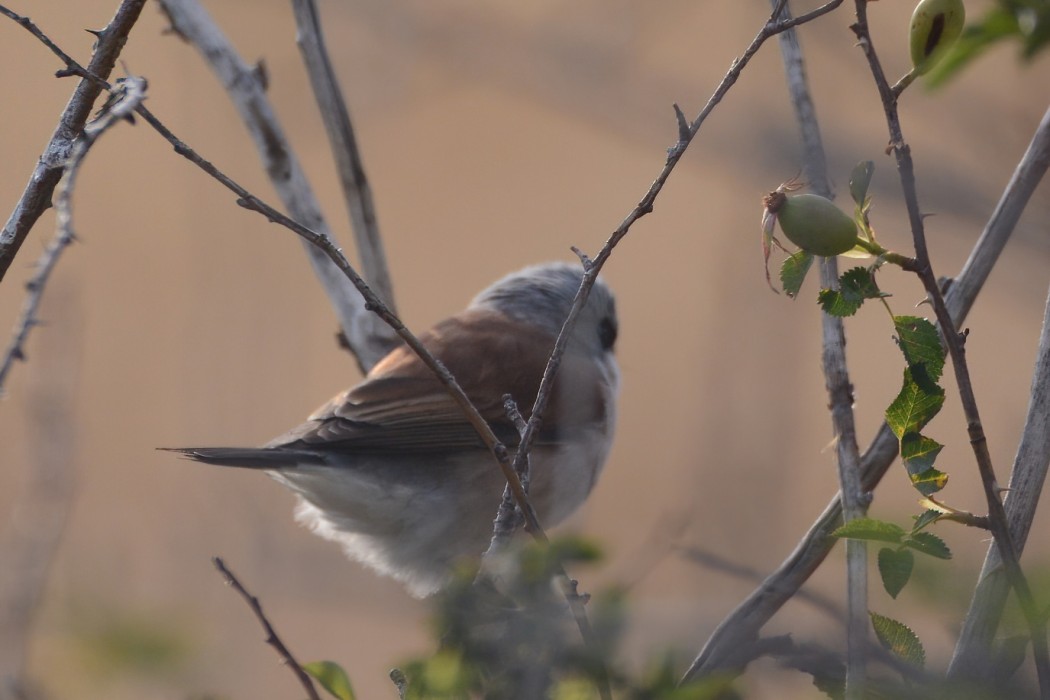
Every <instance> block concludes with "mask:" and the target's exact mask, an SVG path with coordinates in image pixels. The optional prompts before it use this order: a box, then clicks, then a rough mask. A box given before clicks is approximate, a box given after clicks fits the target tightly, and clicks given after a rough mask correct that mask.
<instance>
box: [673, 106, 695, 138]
mask: <svg viewBox="0 0 1050 700" xmlns="http://www.w3.org/2000/svg"><path fill="white" fill-rule="evenodd" d="M673 106H674V116H675V119H677V120H678V143H679V145H681V144H683V143H685V142H686V141H688V140H689V139H690V138H692V131H691V130H690V129H689V120H688V119H686V118H685V113H684V112H682V108H681V107H679V106H678V103H677V102H675V103H674V105H673Z"/></svg>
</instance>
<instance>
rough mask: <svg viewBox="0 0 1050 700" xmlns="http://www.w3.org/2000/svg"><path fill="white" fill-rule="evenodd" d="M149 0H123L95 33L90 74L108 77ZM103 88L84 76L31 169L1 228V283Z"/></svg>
mask: <svg viewBox="0 0 1050 700" xmlns="http://www.w3.org/2000/svg"><path fill="white" fill-rule="evenodd" d="M145 2H146V0H123V2H121V4H120V7H119V8H117V11H116V13H115V14H114V15H113V19H111V20H110V22H109V24H108V25H106V28H105V29H102V30H101V31H99V32H97V34H96V36H97V37H98V40H97V43H96V45H95V52H94V54H93V55H92V56H91V62H90V63H89V64H88V67H87V70H88V72H90V73H91V74H92V75H95V76H99V77H101V78H102V79H105V78H107V77H108V76H109V74H110V71H112V70H113V66H114V65H115V64H116V62H117V57H118V56H119V55H120V52H121V50H122V49H123V48H124V43H125V42H126V41H127V38H128V33H129V32H130V31H131V28H132V27H133V26H134V25H135V21H136V20H137V19H138V17H139V13H140V12H141V11H142V7H143V5H144V4H145ZM0 14H3V15H4V16H6V17H9V18H11V19H13V20H14V21H16V22H18V23H19V24H20V25H21V26H22V27H24V28H25V29H26V30H28V31H29V32H30V33H32V34H33V35H34V36H36V37H37V38H38V39H41V40H42V41H44V43H45V44H46V45H47V46H48V47H49V48H50V49H51V50H52V51H56V52H58V53H59V54H60V56H62V57H64V58H63V60H67V59H68V56H65V55H64V54H61V52H60V51H58V47H56V46H55V45H54V43H53V42H51V41H50V40H48V39H47V38H46V37H44V36H43V33H42V32H40V30H39V29H38V28H37V27H36V25H35V24H33V22H32V21H31V20H30V19H29V18H28V17H23V16H22V15H19V14H17V13H15V12H12V11H11V10H9V9H7V8H6V7H3V6H0ZM67 65H68V61H67ZM60 75H61V74H60ZM102 90H103V88H102V86H101V85H100V84H99V83H98V81H96V80H91V79H82V80H81V81H80V83H78V84H77V87H76V89H75V90H74V91H73V95H72V97H71V98H70V100H69V103H68V104H67V105H66V108H65V110H64V111H63V112H62V116H61V117H60V118H59V122H58V126H57V127H56V128H55V131H54V133H53V134H52V136H51V140H50V141H49V142H48V144H47V147H46V148H45V149H44V152H43V154H42V155H41V156H40V158H39V160H38V161H37V165H36V168H34V169H33V174H32V175H31V176H30V178H29V183H28V184H27V185H26V188H25V190H24V191H23V192H22V196H21V197H20V198H19V200H18V203H17V204H15V208H14V211H12V212H11V216H10V218H8V220H7V223H6V224H5V225H4V228H3V230H2V231H0V281H2V280H3V278H4V276H5V275H6V274H7V271H8V269H10V267H11V263H12V262H13V261H14V259H15V256H16V255H17V254H18V251H19V249H20V248H21V246H22V243H23V242H24V241H25V239H26V236H28V235H29V231H30V230H31V229H32V228H33V225H34V224H35V223H36V221H37V219H39V218H40V215H41V214H43V213H44V211H46V210H47V208H48V207H50V206H51V195H52V194H53V193H54V191H55V187H56V186H57V185H58V181H59V179H60V178H61V177H62V169H63V166H64V165H65V162H66V159H67V158H68V156H69V153H70V151H71V150H72V148H73V143H74V141H76V139H77V137H78V136H80V133H81V132H82V131H83V129H84V125H85V124H86V123H87V120H88V117H89V116H90V115H91V109H92V107H93V106H94V104H95V100H96V99H97V98H98V96H99V94H100V93H101V92H102Z"/></svg>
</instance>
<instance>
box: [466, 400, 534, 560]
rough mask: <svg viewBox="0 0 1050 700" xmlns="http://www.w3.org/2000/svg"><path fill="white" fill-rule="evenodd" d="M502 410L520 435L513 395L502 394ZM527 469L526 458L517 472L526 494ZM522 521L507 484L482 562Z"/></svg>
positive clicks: (520, 421)
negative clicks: (520, 469)
mask: <svg viewBox="0 0 1050 700" xmlns="http://www.w3.org/2000/svg"><path fill="white" fill-rule="evenodd" d="M503 410H504V411H505V412H506V414H507V417H508V418H509V419H510V421H511V423H513V424H514V428H515V429H516V430H517V431H518V435H519V436H520V435H521V434H522V433H524V432H525V419H524V418H523V417H522V415H521V411H519V410H518V405H517V403H516V402H515V401H514V397H513V396H511V395H510V394H505V395H504V396H503ZM529 469H530V463H529V460H528V459H527V458H526V460H525V462H524V463H523V465H522V471H520V472H518V479H519V480H520V481H521V488H522V489H523V490H524V491H525V493H526V494H527V493H528V492H529ZM523 523H524V518H523V517H522V515H521V511H520V510H519V509H518V507H517V505H516V504H515V502H514V492H513V491H511V488H510V484H508V485H507V487H506V488H504V489H503V499H502V500H501V501H500V504H499V509H498V510H497V511H496V519H495V520H494V521H493V523H492V540H491V541H490V542H489V548H488V550H486V551H485V554H484V555H482V562H484V561H486V560H487V559H489V557H492V556H493V555H495V554H497V553H498V552H500V551H501V550H502V549H503V548H504V547H505V546H506V545H507V542H508V541H509V540H510V538H511V537H513V536H514V533H515V532H516V531H517V529H518V528H519V527H521V526H522V524H523ZM483 571H484V568H482V571H479V572H478V575H479V576H481V575H482V572H483Z"/></svg>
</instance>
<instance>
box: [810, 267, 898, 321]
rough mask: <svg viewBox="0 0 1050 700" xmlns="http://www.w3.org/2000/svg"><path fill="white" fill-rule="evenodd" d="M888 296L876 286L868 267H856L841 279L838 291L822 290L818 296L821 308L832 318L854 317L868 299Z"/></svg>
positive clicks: (845, 273)
mask: <svg viewBox="0 0 1050 700" xmlns="http://www.w3.org/2000/svg"><path fill="white" fill-rule="evenodd" d="M883 296H886V295H885V294H883V293H882V292H881V291H879V287H878V285H877V284H875V276H874V274H872V271H871V270H870V269H868V268H866V267H854V268H852V269H851V270H847V271H846V272H844V273H843V274H842V276H841V277H839V288H838V290H837V291H836V290H833V289H822V290H820V294H819V295H818V296H817V301H819V302H820V305H821V308H823V309H824V312H825V313H827V314H828V315H830V316H839V317H845V316H852V315H853V314H855V313H857V309H859V308H860V307H861V305H862V304H863V303H864V301H865V300H867V299H878V298H880V297H883Z"/></svg>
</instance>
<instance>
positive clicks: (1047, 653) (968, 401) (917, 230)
mask: <svg viewBox="0 0 1050 700" xmlns="http://www.w3.org/2000/svg"><path fill="white" fill-rule="evenodd" d="M855 2H856V12H857V22H856V23H855V24H854V25H853V26H852V27H851V29H852V30H853V32H854V33H855V34H856V35H857V38H858V40H859V43H860V46H861V48H862V50H863V51H864V55H865V56H866V58H867V60H868V64H869V66H870V68H871V72H872V77H873V78H874V80H875V84H876V86H877V88H878V90H879V95H880V97H881V98H882V105H883V110H884V111H885V114H886V123H887V126H888V128H889V134H890V149H891V150H892V151H893V154H894V157H895V159H896V161H897V170H898V173H899V176H900V181H901V188H902V190H903V194H904V201H905V205H906V206H907V210H908V219H909V222H910V224H911V230H912V239H913V242H914V245H915V262H916V269H915V270H914V272H915V273H916V274H917V275H918V277H919V279H920V280H921V281H922V284H923V287H924V288H925V290H926V293H927V295H928V297H929V300H930V302H931V304H932V305H933V309H934V313H935V315H936V317H937V321H938V323H939V324H940V327H941V332H942V337H943V340H944V344H945V346H946V347H947V349H948V354H949V355H950V356H951V358H952V367H953V369H954V372H955V381H956V384H957V386H958V389H959V398H960V400H961V403H962V407H963V412H964V414H965V416H966V429H967V433H968V434H969V437H970V445H971V447H972V448H973V452H974V457H975V458H976V461H977V468H978V471H979V472H980V476H981V485H982V486H983V488H984V494H985V500H986V501H987V504H988V518H989V525H990V528H991V531H992V535H993V537H994V538H995V542H996V545H997V546H998V547H999V551H1000V553H1001V554H1002V558H1003V566H1004V570H1005V573H1006V576H1007V578H1008V579H1009V581H1010V585H1011V586H1012V587H1013V589H1014V592H1015V593H1016V594H1017V600H1018V602H1019V603H1020V605H1021V609H1022V611H1023V613H1024V616H1025V620H1026V622H1027V624H1028V629H1029V635H1030V636H1031V639H1032V652H1033V656H1034V658H1035V666H1036V673H1037V675H1038V678H1039V688H1040V696H1041V697H1043V698H1050V650H1048V647H1047V638H1046V621H1045V619H1044V618H1043V615H1042V614H1041V613H1040V611H1039V609H1038V606H1037V604H1036V602H1035V598H1034V596H1033V595H1032V591H1031V588H1030V586H1029V585H1028V580H1027V578H1025V575H1024V572H1023V571H1022V569H1021V565H1020V560H1019V557H1018V554H1017V549H1016V547H1015V546H1014V542H1013V539H1012V538H1011V536H1010V531H1009V529H1008V526H1007V520H1006V511H1005V510H1004V508H1003V503H1002V500H1001V499H1000V491H1001V490H1000V488H999V485H998V482H997V480H996V477H995V470H994V468H993V466H992V459H991V454H990V453H989V450H988V440H987V438H986V437H985V434H984V427H983V425H982V423H981V417H980V412H979V411H978V408H977V399H976V396H975V394H974V390H973V383H972V381H971V379H970V372H969V367H968V365H967V362H966V354H965V348H964V336H963V335H962V334H960V333H959V332H958V331H957V330H956V328H955V324H954V323H953V322H952V318H951V314H950V313H949V312H948V308H947V306H946V305H945V302H944V296H943V295H942V294H941V289H940V285H938V283H937V277H936V275H935V274H934V272H933V266H932V265H931V262H930V256H929V250H928V247H927V244H926V233H925V228H924V225H923V217H922V211H921V209H920V208H919V200H918V194H917V189H916V185H915V171H914V164H913V162H912V158H911V148H910V147H909V146H908V144H907V143H906V142H905V140H904V135H903V132H902V130H901V125H900V117H899V115H898V112H897V96H898V95H897V94H896V93H895V92H894V90H893V88H891V87H890V85H889V84H888V82H887V81H886V75H885V73H884V72H883V70H882V65H881V63H880V62H879V59H878V56H877V55H876V53H875V48H874V45H873V44H872V41H871V35H870V33H869V31H868V22H867V9H868V8H867V0H855Z"/></svg>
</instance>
